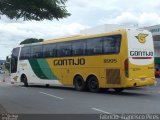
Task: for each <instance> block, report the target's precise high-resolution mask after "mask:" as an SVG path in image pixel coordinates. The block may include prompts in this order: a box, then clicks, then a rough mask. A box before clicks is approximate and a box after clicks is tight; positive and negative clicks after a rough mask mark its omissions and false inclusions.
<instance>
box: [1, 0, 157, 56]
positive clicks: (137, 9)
mask: <svg viewBox="0 0 160 120" xmlns="http://www.w3.org/2000/svg"><path fill="white" fill-rule="evenodd" d="M66 6H67V10H68V12H69V13H71V16H70V17H68V18H65V19H60V20H59V21H57V20H52V21H49V20H43V21H23V19H19V20H10V19H8V18H7V17H6V16H1V19H0V59H5V58H6V56H7V55H10V54H11V50H12V49H13V48H14V47H16V46H17V45H18V44H19V43H20V42H21V41H23V40H25V39H27V38H37V39H40V38H42V39H52V38H57V37H60V36H67V35H73V34H78V33H79V32H80V31H81V30H84V29H87V28H92V27H95V26H99V25H103V24H118V25H132V26H139V27H145V26H152V25H157V24H160V10H159V8H160V0H68V2H67V3H66Z"/></svg>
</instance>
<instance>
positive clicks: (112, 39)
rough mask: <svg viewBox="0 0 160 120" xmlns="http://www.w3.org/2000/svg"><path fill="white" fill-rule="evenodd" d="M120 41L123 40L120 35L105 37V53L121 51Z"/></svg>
mask: <svg viewBox="0 0 160 120" xmlns="http://www.w3.org/2000/svg"><path fill="white" fill-rule="evenodd" d="M120 42H121V36H120V35H116V36H109V37H104V44H103V45H104V46H103V50H104V53H106V54H109V53H119V51H120Z"/></svg>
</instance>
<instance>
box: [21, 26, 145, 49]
mask: <svg viewBox="0 0 160 120" xmlns="http://www.w3.org/2000/svg"><path fill="white" fill-rule="evenodd" d="M128 30H133V28H131V29H130V28H127V29H119V30H116V31H112V32H106V33H101V34H90V35H86V34H79V35H71V36H64V37H60V38H54V39H50V40H45V41H43V42H38V43H30V44H22V45H20V46H31V45H39V44H48V43H56V42H64V41H73V40H80V39H87V38H96V37H101V36H106V35H115V34H122V33H125V32H126V31H128ZM134 30H135V29H134ZM136 30H140V31H142V30H143V29H136Z"/></svg>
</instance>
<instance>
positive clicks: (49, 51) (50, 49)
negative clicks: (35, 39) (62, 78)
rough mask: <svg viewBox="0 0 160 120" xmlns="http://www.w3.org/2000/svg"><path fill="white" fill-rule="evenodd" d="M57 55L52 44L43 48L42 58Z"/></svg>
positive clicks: (54, 45)
mask: <svg viewBox="0 0 160 120" xmlns="http://www.w3.org/2000/svg"><path fill="white" fill-rule="evenodd" d="M56 55H57V45H56V44H55V43H54V44H46V45H44V46H43V56H44V57H56Z"/></svg>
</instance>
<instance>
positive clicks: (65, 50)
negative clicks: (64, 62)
mask: <svg viewBox="0 0 160 120" xmlns="http://www.w3.org/2000/svg"><path fill="white" fill-rule="evenodd" d="M65 56H71V42H63V43H58V44H57V57H65Z"/></svg>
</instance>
